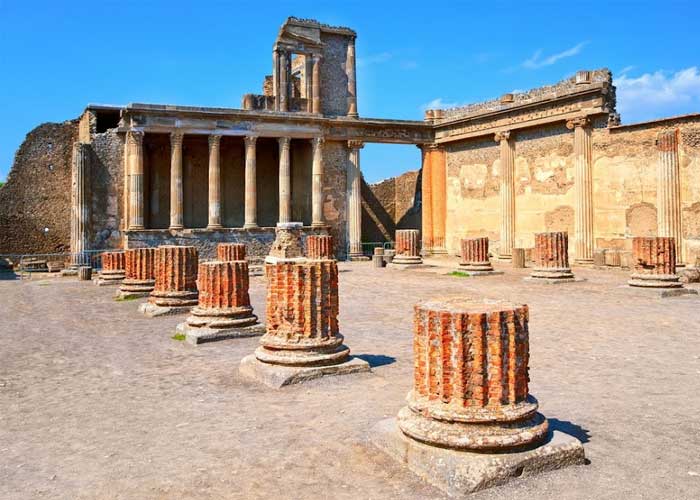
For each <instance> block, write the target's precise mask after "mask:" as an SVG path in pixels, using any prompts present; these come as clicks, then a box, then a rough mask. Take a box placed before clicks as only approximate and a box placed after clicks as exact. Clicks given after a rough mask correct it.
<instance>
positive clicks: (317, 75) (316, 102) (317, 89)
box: [311, 54, 321, 114]
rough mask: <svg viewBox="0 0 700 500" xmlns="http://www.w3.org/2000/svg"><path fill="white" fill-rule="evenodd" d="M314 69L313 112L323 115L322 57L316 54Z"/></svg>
mask: <svg viewBox="0 0 700 500" xmlns="http://www.w3.org/2000/svg"><path fill="white" fill-rule="evenodd" d="M313 58H314V62H313V69H312V71H311V94H312V95H311V101H312V104H311V111H312V112H313V113H316V114H320V113H321V56H320V55H318V54H314V56H313Z"/></svg>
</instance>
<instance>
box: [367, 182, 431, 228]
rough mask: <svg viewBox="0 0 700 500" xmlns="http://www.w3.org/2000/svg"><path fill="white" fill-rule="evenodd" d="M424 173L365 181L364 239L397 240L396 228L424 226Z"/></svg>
mask: <svg viewBox="0 0 700 500" xmlns="http://www.w3.org/2000/svg"><path fill="white" fill-rule="evenodd" d="M420 186H421V173H420V171H418V170H416V171H409V172H406V173H404V174H402V175H400V176H397V177H392V178H390V179H386V180H383V181H381V182H378V183H376V184H367V183H365V182H364V181H363V183H362V241H365V242H384V241H394V238H395V232H396V230H397V229H420V228H421V191H420Z"/></svg>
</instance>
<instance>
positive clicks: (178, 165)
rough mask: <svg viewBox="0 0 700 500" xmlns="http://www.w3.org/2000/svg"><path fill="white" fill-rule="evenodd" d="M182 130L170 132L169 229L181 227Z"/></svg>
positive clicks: (182, 223) (182, 224)
mask: <svg viewBox="0 0 700 500" xmlns="http://www.w3.org/2000/svg"><path fill="white" fill-rule="evenodd" d="M183 137H184V136H183V134H182V132H173V133H171V134H170V229H182V228H183V227H184V222H183V220H184V219H183V208H182V207H183V189H182V139H183Z"/></svg>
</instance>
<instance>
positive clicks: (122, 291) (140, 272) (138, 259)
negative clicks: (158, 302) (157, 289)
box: [117, 248, 156, 299]
mask: <svg viewBox="0 0 700 500" xmlns="http://www.w3.org/2000/svg"><path fill="white" fill-rule="evenodd" d="M155 254H156V249H155V248H130V249H128V250H125V251H124V264H125V266H126V272H125V276H124V281H122V284H121V285H120V286H119V292H117V298H118V299H126V298H132V297H146V296H147V295H148V294H150V293H151V292H152V291H153V286H154V285H155V277H156V273H155Z"/></svg>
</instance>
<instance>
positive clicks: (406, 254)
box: [391, 229, 423, 268]
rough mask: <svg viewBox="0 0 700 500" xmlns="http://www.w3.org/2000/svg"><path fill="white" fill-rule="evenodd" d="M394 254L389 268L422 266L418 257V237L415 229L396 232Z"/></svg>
mask: <svg viewBox="0 0 700 500" xmlns="http://www.w3.org/2000/svg"><path fill="white" fill-rule="evenodd" d="M394 248H395V250H396V254H395V255H394V258H393V260H392V261H391V267H394V268H401V267H405V266H410V265H420V264H423V259H422V258H421V256H420V235H419V232H418V230H417V229H399V230H397V231H396V243H395V247H394Z"/></svg>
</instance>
